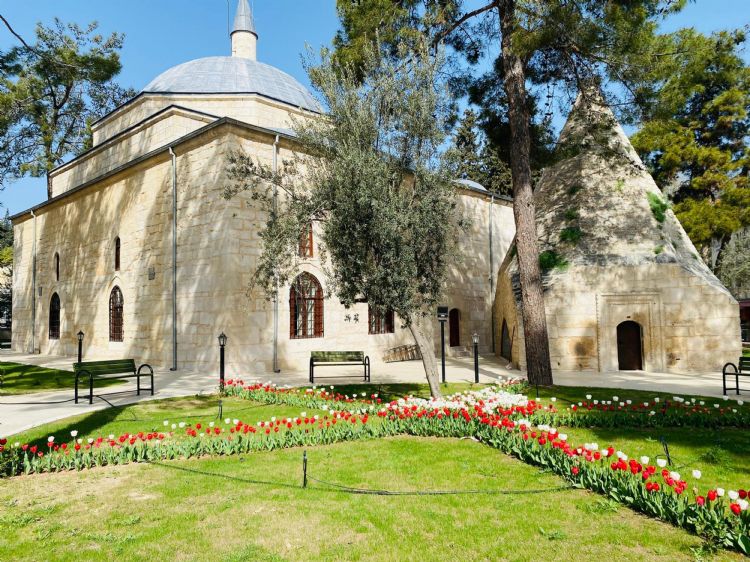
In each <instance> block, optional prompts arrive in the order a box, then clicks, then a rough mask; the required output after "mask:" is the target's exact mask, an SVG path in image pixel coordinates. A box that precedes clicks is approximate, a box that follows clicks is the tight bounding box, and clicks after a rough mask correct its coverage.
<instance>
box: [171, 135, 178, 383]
mask: <svg viewBox="0 0 750 562" xmlns="http://www.w3.org/2000/svg"><path fill="white" fill-rule="evenodd" d="M169 154H170V156H171V157H172V368H171V369H170V371H176V370H177V155H176V154H175V153H174V150H172V147H171V146H170V147H169Z"/></svg>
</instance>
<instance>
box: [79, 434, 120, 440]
mask: <svg viewBox="0 0 750 562" xmlns="http://www.w3.org/2000/svg"><path fill="white" fill-rule="evenodd" d="M114 438H115V435H114V433H110V434H109V440H110V441H112V440H113V439H114ZM79 441H80V439H79Z"/></svg>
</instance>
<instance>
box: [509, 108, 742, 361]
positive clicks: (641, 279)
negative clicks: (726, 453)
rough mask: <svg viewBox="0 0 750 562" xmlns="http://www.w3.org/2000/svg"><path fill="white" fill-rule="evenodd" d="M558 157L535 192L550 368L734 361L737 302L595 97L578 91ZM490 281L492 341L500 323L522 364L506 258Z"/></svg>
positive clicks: (514, 281) (512, 273)
mask: <svg viewBox="0 0 750 562" xmlns="http://www.w3.org/2000/svg"><path fill="white" fill-rule="evenodd" d="M558 154H559V155H560V158H559V160H558V162H557V163H556V164H555V165H554V166H551V167H550V168H549V169H547V170H546V171H545V173H544V175H543V177H542V180H541V182H540V185H539V186H538V188H537V190H536V191H535V203H536V210H537V229H538V234H539V242H540V251H544V252H546V253H547V257H548V258H554V259H551V260H550V261H551V262H552V263H553V264H556V265H555V267H552V268H551V269H550V270H549V271H547V272H546V273H545V274H544V279H543V283H544V287H545V307H546V312H547V325H548V330H549V337H550V353H551V359H552V366H553V369H558V370H564V371H615V370H618V369H633V368H634V369H636V370H637V369H638V368H640V369H644V370H649V371H660V372H688V373H689V372H705V371H717V370H721V367H722V365H723V364H724V363H725V362H727V361H734V360H736V359H737V357H738V356H739V354H740V334H739V310H738V305H737V301H735V299H734V298H732V296H731V295H730V293H729V291H727V289H726V288H725V287H723V286H722V284H721V283H720V282H719V280H718V279H717V278H716V277H715V276H714V275H713V274H712V273H711V271H710V270H709V269H708V268H707V267H706V266H705V264H704V263H703V262H702V260H701V259H700V258H699V257H698V254H697V252H696V250H695V248H694V247H693V244H692V243H691V241H690V239H689V238H688V237H687V235H686V234H685V232H684V230H683V229H682V227H681V225H680V223H679V222H678V221H677V218H676V217H675V216H674V213H673V212H672V211H671V210H670V209H668V208H666V205H663V204H660V202H661V201H663V200H662V199H661V197H662V196H661V193H660V191H659V189H658V187H657V186H656V184H655V183H654V181H653V179H652V178H651V176H650V175H649V173H648V172H647V171H646V169H645V167H644V166H643V163H642V162H641V161H640V159H639V158H638V155H637V154H636V153H635V151H634V150H633V147H632V146H631V145H630V142H629V141H628V138H627V136H626V135H625V133H624V132H623V130H622V128H621V127H620V126H619V125H618V124H617V123H616V122H615V120H614V117H613V116H612V114H611V112H610V111H609V109H608V108H606V107H605V106H604V105H602V103H601V102H600V101H599V99H598V97H597V96H595V95H592V96H590V97H588V98H584V97H579V100H578V101H577V102H576V105H575V107H574V108H573V111H572V112H571V116H570V117H569V119H568V123H567V124H566V125H565V128H564V129H563V132H562V134H561V138H560V141H559V145H558ZM660 208H661V212H662V213H663V215H662V214H660V212H659V209H660ZM499 277H500V279H499V281H498V290H497V296H496V303H495V310H496V317H497V318H498V327H497V330H498V336H497V337H498V338H499V339H501V338H502V337H503V333H502V332H503V321H504V322H505V326H506V330H507V331H506V334H507V340H509V343H510V348H511V349H510V350H507V349H505V350H503V349H502V348H501V346H498V347H497V348H496V349H497V351H498V353H503V351H505V353H504V355H505V356H506V357H507V358H508V359H510V360H511V361H512V362H513V363H514V364H515V365H518V366H520V367H521V368H524V367H525V363H526V358H525V350H524V344H523V328H522V321H521V312H520V287H519V283H518V265H517V260H516V258H515V257H514V256H512V255H509V256H508V257H507V258H506V260H505V261H504V262H503V265H502V267H501V269H500V274H499ZM630 329H632V330H633V333H634V334H635V336H634V337H631V336H630V335H629V331H628V330H630ZM508 351H509V353H508ZM638 355H640V357H638Z"/></svg>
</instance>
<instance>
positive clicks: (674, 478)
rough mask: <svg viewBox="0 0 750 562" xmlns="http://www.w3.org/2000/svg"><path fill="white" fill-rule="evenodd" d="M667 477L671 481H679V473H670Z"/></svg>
mask: <svg viewBox="0 0 750 562" xmlns="http://www.w3.org/2000/svg"><path fill="white" fill-rule="evenodd" d="M669 477H670V478H671V479H672V480H679V479H680V473H679V472H670V473H669Z"/></svg>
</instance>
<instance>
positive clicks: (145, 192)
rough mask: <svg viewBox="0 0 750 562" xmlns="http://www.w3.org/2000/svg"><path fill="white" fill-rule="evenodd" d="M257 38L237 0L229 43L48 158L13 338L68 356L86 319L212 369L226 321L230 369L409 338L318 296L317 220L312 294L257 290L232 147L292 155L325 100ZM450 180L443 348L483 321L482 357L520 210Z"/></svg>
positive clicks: (164, 356)
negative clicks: (271, 57)
mask: <svg viewBox="0 0 750 562" xmlns="http://www.w3.org/2000/svg"><path fill="white" fill-rule="evenodd" d="M258 38H259V33H258V31H256V28H255V23H254V21H253V15H252V12H251V10H250V7H249V5H248V2H247V0H240V1H239V4H238V8H237V13H236V16H235V19H234V25H233V28H232V31H231V43H232V56H214V57H206V58H201V59H197V60H192V61H189V62H186V63H184V64H180V65H177V66H175V67H174V68H170V69H169V70H166V71H165V72H163V73H162V74H161V75H159V76H157V77H156V78H155V79H154V80H152V81H151V82H150V83H149V84H148V85H147V86H146V87H145V88H144V89H143V91H142V92H140V93H139V94H138V95H137V96H135V97H134V98H133V99H131V100H129V101H128V102H127V103H125V104H124V105H122V106H120V107H118V108H117V109H115V110H114V111H112V112H111V113H110V114H108V115H106V116H105V117H103V118H102V119H100V120H99V121H97V122H95V123H94V124H93V126H92V131H93V147H92V148H91V149H90V150H88V151H87V152H85V153H83V154H81V155H80V156H78V157H76V158H74V159H73V160H71V161H70V162H67V163H65V164H63V165H61V166H59V167H58V168H56V169H55V170H53V171H52V172H50V179H51V185H52V193H51V197H50V198H49V199H48V200H47V201H45V202H44V203H42V204H40V205H37V206H35V207H33V208H31V209H29V210H27V211H24V212H22V213H19V214H17V215H16V216H14V217H12V221H13V225H14V236H15V245H14V258H15V264H14V279H13V286H14V294H13V340H12V347H13V349H14V350H16V351H25V352H31V351H33V352H39V353H44V354H64V355H75V353H76V350H77V338H76V334H77V333H78V332H79V331H82V332H83V333H84V334H85V335H84V339H83V352H84V356H85V358H87V359H92V358H122V357H133V358H135V359H136V361H138V362H148V363H151V364H154V365H159V366H163V367H174V366H176V367H177V368H179V369H202V370H206V369H208V370H215V369H216V366H217V365H218V343H217V336H218V335H219V333H221V332H224V333H226V335H227V336H228V338H229V339H228V343H227V360H228V372H229V373H232V374H241V375H243V376H253V375H258V374H262V373H270V372H272V371H274V370H282V371H284V370H289V369H305V368H306V367H307V365H308V362H309V358H310V351H311V350H326V351H327V350H350V349H352V350H364V351H365V352H366V353H367V354H369V355H370V357H371V360H373V361H374V362H377V361H378V360H380V359H382V358H383V357H384V355H386V354H388V353H389V350H393V349H394V348H396V347H399V346H403V345H411V344H413V341H412V339H411V334H410V332H409V331H408V330H407V329H403V328H402V326H401V324H400V323H399V321H398V318H393V315H392V314H391V315H385V316H384V317H376V316H374V315H372V314H370V313H369V310H368V306H367V304H358V305H356V306H354V307H351V308H349V309H345V308H344V307H343V306H342V305H341V304H340V303H339V302H338V301H337V300H336V299H335V298H331V299H326V298H324V290H325V285H326V280H325V277H324V274H323V271H322V269H321V264H320V261H319V259H318V258H319V251H318V244H317V227H316V226H313V227H312V229H311V232H310V234H309V236H308V237H307V238H306V240H305V243H304V244H300V248H299V251H300V255H301V256H302V257H304V258H305V259H304V261H303V264H302V267H301V271H300V276H302V278H301V279H302V280H303V281H304V283H303V285H304V286H306V287H308V288H309V290H308V294H307V295H304V296H301V295H297V294H296V293H295V291H294V290H293V288H292V287H291V286H287V287H281V288H280V292H279V298H278V299H277V300H276V302H269V301H268V300H267V299H266V298H265V297H264V296H262V295H254V294H248V286H249V282H250V278H251V275H252V273H253V271H254V269H255V263H256V259H257V256H258V255H259V254H260V251H261V246H260V244H261V242H260V238H259V236H258V231H259V230H260V228H261V227H262V224H263V222H264V217H263V216H261V214H260V212H259V211H257V210H256V209H255V207H254V204H253V202H252V201H251V199H250V197H249V196H248V195H247V194H240V195H237V196H235V197H234V198H232V199H231V200H228V201H227V200H225V199H224V198H223V197H222V194H223V191H224V187H225V185H226V184H227V179H226V175H225V169H226V166H227V157H228V154H229V152H230V151H232V150H233V149H234V150H236V149H242V150H244V151H245V152H247V153H248V154H250V155H252V156H253V157H254V158H256V159H257V160H259V161H262V162H264V163H267V164H268V165H274V164H275V163H276V162H282V161H283V160H284V159H290V158H291V156H292V153H293V151H294V150H295V139H294V134H293V132H292V130H291V129H290V119H291V118H292V117H300V116H315V115H316V114H318V113H319V112H320V107H319V106H318V103H317V102H316V100H315V98H314V97H313V96H312V95H311V94H310V93H309V92H308V91H307V90H306V89H305V88H304V87H303V86H302V85H301V84H300V83H299V82H297V81H296V80H295V79H294V78H292V77H291V76H289V75H288V74H286V73H284V72H282V71H281V70H279V69H277V68H274V67H272V66H269V65H267V64H264V63H262V62H259V61H258V60H257V59H256V46H257V44H258ZM457 190H458V193H459V196H458V200H459V205H460V207H461V210H462V211H463V213H464V214H465V215H466V216H467V217H468V218H470V219H471V221H472V226H471V229H470V230H469V232H467V233H466V234H465V238H464V239H463V240H462V241H461V248H462V251H463V252H462V253H463V254H464V255H465V258H464V259H463V260H462V261H461V263H459V264H457V265H456V266H455V268H454V269H453V270H452V271H451V272H450V280H449V283H448V286H447V288H446V302H449V303H450V304H451V311H450V318H451V322H450V326H449V327H448V329H447V330H446V332H447V334H448V337H447V339H448V340H449V341H448V342H447V344H446V345H449V349H450V350H451V353H454V354H461V353H466V350H467V349H468V348H469V347H470V346H471V335H472V334H473V333H474V332H476V333H478V334H479V336H480V350H481V351H482V352H484V353H487V352H490V351H491V350H492V337H493V331H492V321H491V316H492V302H493V298H494V286H493V282H492V280H493V279H494V276H495V275H496V273H497V267H498V265H499V264H500V262H501V261H502V259H503V257H504V255H505V253H506V252H507V249H508V247H509V245H510V243H511V241H512V239H513V235H514V226H513V213H512V207H511V202H510V201H509V200H508V199H504V198H501V197H496V196H492V195H490V194H489V193H488V192H487V191H486V190H485V189H484V188H483V187H482V186H480V185H478V184H473V183H472V182H462V183H457ZM493 273H494V275H493ZM293 285H294V286H296V284H293ZM435 330H436V333H439V332H438V324H437V322H435ZM376 373H377V371H376Z"/></svg>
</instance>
